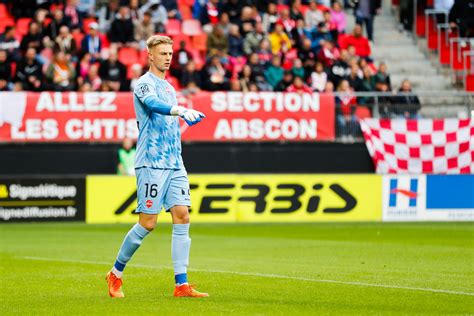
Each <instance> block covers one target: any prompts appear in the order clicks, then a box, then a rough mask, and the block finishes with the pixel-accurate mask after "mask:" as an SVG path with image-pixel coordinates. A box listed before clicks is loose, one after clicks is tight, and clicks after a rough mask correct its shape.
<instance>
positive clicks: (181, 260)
mask: <svg viewBox="0 0 474 316" xmlns="http://www.w3.org/2000/svg"><path fill="white" fill-rule="evenodd" d="M146 44H147V49H148V58H149V62H150V69H149V71H148V72H147V73H146V74H144V75H143V76H141V77H140V79H139V80H138V82H137V84H136V87H135V89H134V91H133V95H134V102H133V103H134V107H135V113H136V116H137V125H138V130H139V134H138V141H137V152H136V159H135V171H136V176H137V195H138V206H137V213H139V219H138V223H137V224H135V225H134V226H133V227H132V228H131V229H130V231H129V232H128V233H127V235H126V236H125V239H124V240H123V243H122V246H121V247H120V250H119V252H118V255H117V259H116V261H115V263H114V265H113V267H112V270H111V271H110V272H109V273H107V277H106V280H107V284H108V287H109V295H110V296H112V297H124V294H123V291H122V273H123V270H124V268H125V266H126V264H127V262H128V261H129V260H130V258H131V257H132V256H133V254H134V253H135V251H136V250H137V249H138V247H140V245H141V243H142V241H143V239H144V238H145V237H146V236H147V235H148V234H149V233H150V231H152V230H153V229H154V228H155V225H156V221H157V219H158V214H159V213H160V211H161V209H162V207H164V209H165V210H166V211H169V212H171V217H172V220H173V235H172V239H171V256H172V260H173V267H174V278H175V282H176V286H175V289H174V296H176V297H181V296H184V297H206V296H209V295H208V294H207V293H201V292H198V291H197V290H195V289H194V287H193V286H191V285H189V283H188V279H187V267H188V262H189V250H190V247H191V239H190V238H189V207H190V206H191V203H190V196H189V195H190V190H189V180H188V176H187V173H186V169H185V168H184V164H183V159H182V157H181V131H180V125H179V118H178V117H181V118H182V119H184V120H185V121H186V123H187V124H188V125H194V124H197V123H199V122H200V121H201V119H202V118H204V117H205V116H204V114H203V113H201V112H198V111H195V110H191V109H186V108H184V107H181V106H178V105H177V103H178V102H177V98H176V91H175V89H174V88H173V87H172V86H171V85H170V84H169V83H168V82H167V81H166V80H165V73H166V71H167V70H168V69H169V68H170V65H171V58H172V56H173V48H172V44H173V42H172V40H171V39H170V38H169V37H166V36H159V35H154V36H152V37H150V38H149V39H148V40H147V43H146Z"/></svg>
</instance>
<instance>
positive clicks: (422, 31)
mask: <svg viewBox="0 0 474 316" xmlns="http://www.w3.org/2000/svg"><path fill="white" fill-rule="evenodd" d="M415 27H416V35H417V36H418V37H425V36H426V23H425V16H424V15H423V14H421V13H420V14H417V16H416V21H415Z"/></svg>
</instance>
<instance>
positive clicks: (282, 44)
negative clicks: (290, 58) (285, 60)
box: [269, 22, 291, 54]
mask: <svg viewBox="0 0 474 316" xmlns="http://www.w3.org/2000/svg"><path fill="white" fill-rule="evenodd" d="M269 39H270V43H271V47H272V53H273V54H280V53H286V52H287V51H289V50H290V49H291V41H290V39H289V38H288V35H286V33H285V31H284V26H283V23H281V22H278V23H276V24H275V30H274V31H273V32H271V33H270V36H269Z"/></svg>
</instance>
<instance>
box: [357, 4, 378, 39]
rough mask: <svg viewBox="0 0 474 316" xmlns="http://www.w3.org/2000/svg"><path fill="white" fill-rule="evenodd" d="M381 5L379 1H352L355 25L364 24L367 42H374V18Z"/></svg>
mask: <svg viewBox="0 0 474 316" xmlns="http://www.w3.org/2000/svg"><path fill="white" fill-rule="evenodd" d="M381 5H382V3H381V0H354V14H355V17H356V23H357V24H360V25H363V24H364V23H365V27H366V31H367V37H368V39H369V41H371V42H372V41H373V40H374V37H373V35H374V17H375V15H377V14H378V11H379V10H380V7H381Z"/></svg>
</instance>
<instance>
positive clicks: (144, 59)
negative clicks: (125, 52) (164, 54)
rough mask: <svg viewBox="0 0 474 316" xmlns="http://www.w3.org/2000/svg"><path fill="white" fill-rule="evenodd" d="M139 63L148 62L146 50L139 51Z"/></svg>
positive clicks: (144, 63)
mask: <svg viewBox="0 0 474 316" xmlns="http://www.w3.org/2000/svg"><path fill="white" fill-rule="evenodd" d="M139 55H140V57H139V63H140V64H142V65H146V64H148V50H146V49H143V50H141V51H140V52H139Z"/></svg>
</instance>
